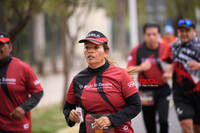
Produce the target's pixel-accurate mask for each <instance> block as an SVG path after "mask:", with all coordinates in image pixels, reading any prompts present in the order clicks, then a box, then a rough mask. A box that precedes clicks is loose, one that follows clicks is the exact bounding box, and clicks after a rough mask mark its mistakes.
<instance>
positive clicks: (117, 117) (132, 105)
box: [108, 93, 142, 127]
mask: <svg viewBox="0 0 200 133" xmlns="http://www.w3.org/2000/svg"><path fill="white" fill-rule="evenodd" d="M125 101H126V107H125V108H124V109H122V110H120V111H118V112H117V113H115V114H111V115H109V116H108V117H109V119H110V121H111V123H112V126H114V127H117V126H120V125H121V124H123V123H125V122H127V121H129V120H131V119H133V118H134V117H135V116H137V115H138V114H139V112H140V111H141V109H142V106H141V101H140V97H139V94H138V93H135V94H133V95H131V96H130V97H128V98H126V99H125Z"/></svg>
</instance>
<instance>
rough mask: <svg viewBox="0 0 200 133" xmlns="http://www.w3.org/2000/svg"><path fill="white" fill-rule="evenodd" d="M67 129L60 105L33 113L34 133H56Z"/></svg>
mask: <svg viewBox="0 0 200 133" xmlns="http://www.w3.org/2000/svg"><path fill="white" fill-rule="evenodd" d="M66 127H67V124H66V122H65V118H64V115H63V113H62V108H61V105H60V104H56V105H51V106H48V107H45V108H36V109H34V110H33V111H32V133H56V131H57V130H59V129H62V128H66Z"/></svg>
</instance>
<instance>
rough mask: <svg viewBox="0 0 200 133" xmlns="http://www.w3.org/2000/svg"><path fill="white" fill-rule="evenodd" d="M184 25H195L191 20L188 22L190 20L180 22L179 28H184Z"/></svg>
mask: <svg viewBox="0 0 200 133" xmlns="http://www.w3.org/2000/svg"><path fill="white" fill-rule="evenodd" d="M183 25H185V26H190V27H192V26H193V25H194V24H193V22H192V21H191V20H188V19H181V20H179V21H178V26H183Z"/></svg>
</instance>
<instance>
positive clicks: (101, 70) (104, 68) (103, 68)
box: [87, 60, 110, 73]
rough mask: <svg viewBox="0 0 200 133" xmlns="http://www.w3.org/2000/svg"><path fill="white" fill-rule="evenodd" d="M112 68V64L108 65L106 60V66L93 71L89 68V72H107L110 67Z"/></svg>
mask: <svg viewBox="0 0 200 133" xmlns="http://www.w3.org/2000/svg"><path fill="white" fill-rule="evenodd" d="M109 66H110V64H109V63H108V61H107V60H106V62H105V64H104V65H103V66H100V67H99V68H96V69H92V68H90V67H88V68H87V70H88V71H89V72H93V73H96V72H103V71H105V70H106V69H107V68H108V67H109Z"/></svg>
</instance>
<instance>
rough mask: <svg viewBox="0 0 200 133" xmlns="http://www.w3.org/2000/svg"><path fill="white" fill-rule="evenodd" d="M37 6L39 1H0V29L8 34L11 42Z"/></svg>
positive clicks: (39, 3) (40, 3)
mask: <svg viewBox="0 0 200 133" xmlns="http://www.w3.org/2000/svg"><path fill="white" fill-rule="evenodd" d="M38 5H42V2H41V1H40V0H0V15H1V18H2V19H1V21H0V29H1V30H2V31H4V32H8V33H9V35H10V38H11V40H13V41H14V39H15V37H16V36H17V35H18V34H19V33H20V32H21V31H22V30H23V29H24V27H25V26H26V25H27V23H28V21H29V20H30V18H31V17H32V16H33V14H34V11H35V10H37V8H38Z"/></svg>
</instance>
